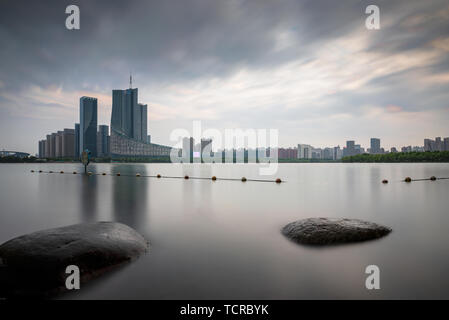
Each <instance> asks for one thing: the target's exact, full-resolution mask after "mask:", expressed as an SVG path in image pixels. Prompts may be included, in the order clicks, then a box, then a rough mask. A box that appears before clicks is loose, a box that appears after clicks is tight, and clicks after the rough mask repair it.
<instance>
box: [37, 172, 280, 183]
mask: <svg viewBox="0 0 449 320" xmlns="http://www.w3.org/2000/svg"><path fill="white" fill-rule="evenodd" d="M31 172H34V170H31ZM39 172H44V171H42V170H39ZM47 173H54V171H53V170H50V171H47ZM59 173H61V174H62V173H64V171H62V170H61V171H59ZM72 173H73V174H77V172H76V171H73V172H72ZM86 174H87V175H88V176H92V175H102V176H106V175H116V176H118V177H120V176H121V175H122V174H121V173H120V172H117V173H115V174H114V173H110V174H107V173H106V172H102V173H94V172H92V171H88V172H87V173H86ZM123 176H129V177H132V176H134V177H146V178H167V179H185V180H188V179H197V180H212V181H217V180H228V181H238V180H240V181H242V182H246V181H253V182H276V183H282V182H283V181H282V180H281V179H280V178H277V179H276V180H263V179H247V178H246V177H242V178H241V179H236V178H217V177H216V176H212V177H211V178H206V177H190V176H188V175H185V176H162V175H161V174H157V175H156V176H154V175H148V176H146V175H141V174H140V173H136V174H133V175H129V174H125V175H123Z"/></svg>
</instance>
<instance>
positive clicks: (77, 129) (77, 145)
mask: <svg viewBox="0 0 449 320" xmlns="http://www.w3.org/2000/svg"><path fill="white" fill-rule="evenodd" d="M79 158H80V124H79V123H75V159H79Z"/></svg>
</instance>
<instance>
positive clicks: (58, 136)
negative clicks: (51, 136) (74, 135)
mask: <svg viewBox="0 0 449 320" xmlns="http://www.w3.org/2000/svg"><path fill="white" fill-rule="evenodd" d="M55 158H62V131H58V132H56V137H55Z"/></svg>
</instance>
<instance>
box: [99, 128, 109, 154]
mask: <svg viewBox="0 0 449 320" xmlns="http://www.w3.org/2000/svg"><path fill="white" fill-rule="evenodd" d="M108 137H109V126H107V125H100V126H98V133H97V153H98V156H99V157H107V156H108V155H109V144H108Z"/></svg>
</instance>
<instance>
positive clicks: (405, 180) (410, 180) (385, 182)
mask: <svg viewBox="0 0 449 320" xmlns="http://www.w3.org/2000/svg"><path fill="white" fill-rule="evenodd" d="M447 179H449V178H437V177H435V176H431V177H430V178H420V179H412V178H410V177H406V178H405V179H404V180H401V181H400V182H407V183H410V182H413V181H436V180H447ZM382 183H384V184H387V183H388V180H387V179H384V180H382Z"/></svg>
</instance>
